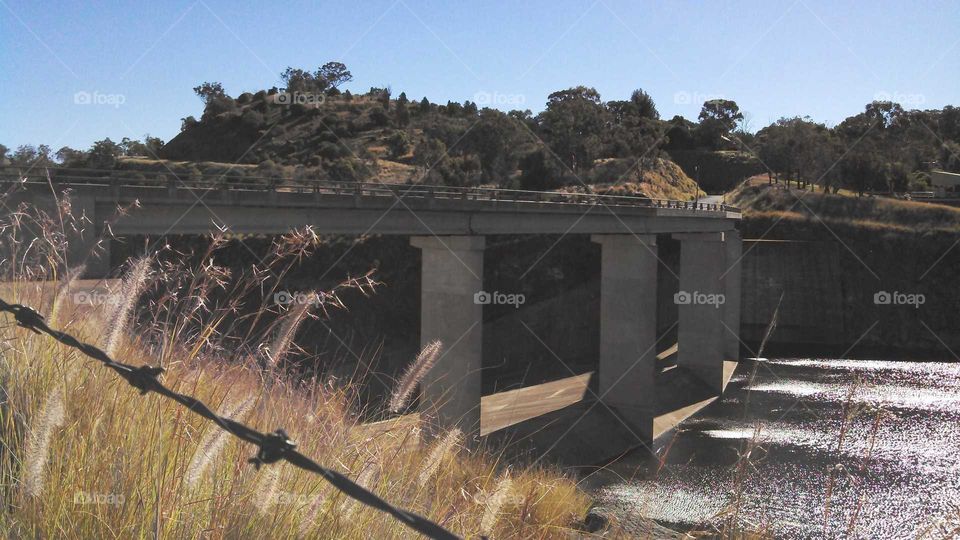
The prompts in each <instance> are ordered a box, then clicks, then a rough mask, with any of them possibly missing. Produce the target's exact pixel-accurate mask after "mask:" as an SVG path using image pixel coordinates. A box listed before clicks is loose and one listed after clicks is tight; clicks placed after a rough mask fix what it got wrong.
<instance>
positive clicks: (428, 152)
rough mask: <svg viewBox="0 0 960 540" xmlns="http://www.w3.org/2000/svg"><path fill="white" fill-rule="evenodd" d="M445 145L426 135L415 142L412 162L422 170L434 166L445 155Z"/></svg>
mask: <svg viewBox="0 0 960 540" xmlns="http://www.w3.org/2000/svg"><path fill="white" fill-rule="evenodd" d="M446 153H447V145H445V144H443V141H441V140H439V139H435V138H433V137H427V138H425V139H423V140H422V141H420V142H419V143H417V145H416V146H415V147H414V149H413V162H414V163H415V164H417V165H419V166H421V167H423V168H424V170H429V169H431V168H433V167H434V166H436V165H437V164H438V163H439V162H440V161H441V160H442V159H443V158H444V156H445V155H446Z"/></svg>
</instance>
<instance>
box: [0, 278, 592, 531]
mask: <svg viewBox="0 0 960 540" xmlns="http://www.w3.org/2000/svg"><path fill="white" fill-rule="evenodd" d="M26 288H27V287H25V286H24V287H20V286H18V285H13V286H10V285H8V286H7V287H5V288H4V294H5V297H6V299H8V300H12V298H11V296H13V297H14V298H17V297H20V296H22V293H23V292H24V290H21V289H26ZM29 288H30V289H32V288H33V287H32V286H31V287H29ZM11 292H13V293H14V294H13V295H10V294H9V293H11ZM48 296H49V294H48ZM47 303H49V302H47ZM31 304H32V305H34V306H42V307H46V305H45V303H44V302H40V301H39V300H37V301H34V302H31ZM61 309H62V314H61V316H60V319H61V320H66V321H68V322H67V323H66V327H67V329H68V331H70V332H71V333H75V334H80V335H82V336H83V337H84V338H85V339H87V340H90V341H93V342H95V343H96V342H100V341H102V339H101V340H98V339H97V337H98V334H99V333H100V332H99V328H100V321H98V320H97V318H96V314H94V313H89V312H87V313H80V312H78V311H77V310H71V309H69V308H67V307H63V308H61ZM6 322H8V321H6ZM0 340H2V342H3V343H5V344H6V346H5V348H4V350H3V361H2V363H0V375H2V377H0V381H2V382H3V390H4V391H5V394H6V397H7V400H6V402H5V403H4V404H3V408H2V410H0V415H2V418H0V421H2V423H0V437H2V441H3V444H4V454H3V462H2V467H0V478H2V490H3V496H4V497H3V498H4V501H6V502H7V503H8V504H7V505H6V506H5V508H4V510H3V511H2V512H0V533H2V534H3V536H5V537H43V538H46V537H62V536H66V537H74V538H81V537H83V538H91V537H98V538H140V537H154V536H156V535H159V536H161V537H167V538H197V537H204V538H287V537H307V538H318V537H323V538H371V537H375V538H398V537H414V536H415V534H414V533H413V532H412V531H411V530H410V529H408V528H406V527H405V526H403V525H402V524H400V523H399V522H397V521H396V520H394V519H393V518H390V517H389V516H387V515H385V514H382V513H379V512H377V511H374V510H371V509H369V508H367V507H365V506H362V505H359V504H354V503H353V502H352V501H349V500H346V499H345V498H344V496H343V495H341V494H339V493H338V492H336V491H335V490H333V489H332V488H331V487H330V486H329V485H328V484H327V483H326V482H325V481H324V480H322V479H321V478H320V477H318V476H315V475H311V474H309V473H306V472H304V471H301V470H300V469H297V468H294V467H292V466H290V465H288V464H279V465H271V466H268V467H265V468H263V469H261V470H260V471H257V470H256V469H254V468H253V467H252V466H250V465H249V464H248V463H247V459H248V458H250V457H251V456H252V454H253V453H254V451H255V448H253V447H251V446H250V445H247V444H244V443H241V442H239V441H237V440H236V439H233V438H229V439H225V440H224V439H220V438H219V437H218V433H217V431H216V430H217V428H216V427H215V426H214V425H213V424H212V423H210V422H207V421H205V420H203V419H201V418H199V417H197V416H195V415H193V414H190V413H189V412H187V411H185V410H184V409H183V408H181V407H180V406H178V405H176V404H174V403H173V402H170V401H167V400H164V399H162V398H160V397H158V396H156V395H152V394H148V395H146V396H140V395H139V394H138V393H137V392H136V391H135V390H134V389H132V388H130V387H128V386H127V385H126V384H125V383H124V382H123V381H121V380H119V379H118V378H117V377H116V376H115V375H114V374H113V373H112V372H111V371H109V370H107V369H104V368H102V367H100V366H99V365H98V364H96V363H95V362H91V361H90V360H89V359H87V358H86V357H83V356H82V355H81V354H79V353H78V352H77V351H75V350H72V349H69V348H66V347H64V346H62V345H60V344H59V343H57V342H55V341H54V340H52V339H50V338H49V337H46V336H42V335H36V334H33V333H30V332H28V331H26V330H23V329H19V328H17V327H14V326H13V325H12V324H3V325H2V327H0ZM117 356H118V357H119V358H121V359H122V360H123V361H126V362H129V363H134V364H142V363H155V362H154V361H153V359H152V358H149V357H148V356H147V355H146V354H145V353H144V352H143V350H142V349H141V348H140V347H139V346H138V344H137V342H136V340H131V339H125V340H123V341H122V342H121V343H120V345H119V346H118V347H117ZM167 368H168V371H167V373H166V374H165V375H164V379H163V380H164V383H165V384H166V385H168V386H170V387H171V388H172V389H174V390H176V391H179V392H183V393H186V394H190V395H194V396H196V397H198V398H199V399H201V400H203V401H204V402H206V403H208V404H210V405H211V406H212V407H214V408H215V409H220V410H230V411H232V412H234V413H235V414H238V416H243V417H244V420H245V422H246V423H248V424H249V425H251V426H253V427H255V428H257V429H260V430H261V431H272V430H273V429H276V428H278V427H284V428H286V429H287V430H288V431H289V432H291V434H293V436H294V437H295V439H296V440H297V443H298V444H299V449H300V450H302V451H303V452H304V453H305V454H307V455H309V456H311V457H313V458H314V459H316V460H317V461H319V462H320V463H323V464H325V465H327V466H331V467H334V468H336V469H339V470H341V471H342V472H344V473H346V474H348V475H349V476H350V477H351V478H353V479H354V480H355V481H358V482H360V483H362V484H364V485H366V486H367V487H368V488H370V489H371V490H373V491H374V492H376V493H377V494H378V495H380V496H381V497H384V498H385V499H386V500H388V501H390V502H392V503H394V504H397V505H400V506H402V507H404V508H407V509H410V510H413V511H415V512H418V513H421V514H423V515H426V516H428V517H430V518H431V519H433V520H435V521H437V522H438V523H440V524H442V525H443V526H444V527H447V528H448V529H450V530H452V531H454V532H456V533H458V534H461V535H465V536H469V535H476V534H477V533H478V532H479V531H480V530H481V525H482V524H483V523H482V521H483V517H484V514H485V512H487V513H488V511H487V507H486V505H485V504H484V501H483V500H482V499H483V498H482V497H474V495H476V494H481V493H487V492H492V491H494V490H495V489H496V486H497V484H498V482H499V481H500V478H501V476H500V475H501V471H500V469H501V466H500V464H499V463H498V461H497V460H496V457H495V456H489V455H484V454H482V453H472V454H471V453H468V452H467V451H465V450H464V449H462V448H460V447H459V446H458V445H457V444H455V442H454V443H449V444H447V446H449V447H448V448H447V449H446V450H445V451H444V452H442V454H443V455H441V456H439V457H438V458H437V459H438V460H439V461H442V463H440V464H439V465H438V466H437V467H436V469H435V471H434V473H432V474H430V479H429V481H426V482H423V481H422V480H423V478H422V475H423V473H424V470H423V469H424V465H425V461H428V460H427V459H426V455H427V454H428V453H429V452H430V451H431V450H435V448H433V449H431V448H421V447H419V446H418V445H417V444H413V443H415V441H416V440H417V437H418V435H417V431H416V429H411V427H410V425H409V423H404V422H402V421H396V422H395V427H388V428H387V429H385V430H380V431H379V432H378V433H376V434H375V435H373V436H368V437H365V438H363V437H356V436H353V435H355V434H356V433H357V432H358V431H361V430H359V429H358V427H359V426H358V423H357V420H356V417H355V415H354V414H353V413H352V412H351V410H350V406H349V403H348V400H347V397H346V396H347V395H348V390H338V389H334V388H331V387H330V386H329V385H324V384H320V383H317V382H315V381H310V382H305V383H301V384H299V385H297V387H296V388H295V387H294V385H293V384H292V383H290V382H289V381H285V380H282V379H278V380H276V381H274V382H273V384H271V385H269V386H268V385H265V384H264V383H263V378H262V374H261V373H260V372H259V371H258V368H257V367H255V366H252V365H238V364H228V363H225V362H222V361H220V360H217V359H201V358H189V357H188V358H183V359H179V360H174V361H172V362H169V363H168V364H167ZM61 393H62V397H61ZM51 399H52V400H51ZM54 401H55V402H58V403H60V404H61V406H62V410H59V411H54V412H57V413H59V415H60V416H62V418H54V416H57V415H54V414H53V412H51V410H52V409H51V405H50V404H51V403H53V402H54ZM251 403H255V405H252V404H251ZM54 405H56V403H54ZM51 418H53V420H59V421H52V420H51ZM443 442H446V441H443ZM441 444H442V443H441ZM198 463H199V464H198ZM31 478H32V479H33V480H31ZM512 481H513V486H514V490H513V492H514V493H515V494H517V497H514V498H509V499H507V500H505V501H502V505H501V508H500V509H499V510H498V512H497V514H498V516H499V518H498V519H496V521H495V526H492V531H491V532H492V534H493V536H494V537H499V538H512V537H527V538H551V537H558V538H559V537H564V536H566V535H567V534H568V533H569V529H568V528H569V527H571V526H574V525H575V523H576V522H577V521H579V520H580V519H582V517H583V515H584V514H585V513H586V510H587V507H588V505H589V501H588V499H587V497H586V496H585V495H584V494H583V493H582V492H580V491H579V490H578V489H577V487H576V485H575V483H574V482H573V481H572V480H570V479H568V478H565V477H563V476H562V475H560V474H558V473H556V472H551V471H548V470H543V469H537V470H528V471H519V472H514V473H512ZM31 482H32V483H31ZM488 520H489V518H488ZM487 525H489V524H487Z"/></svg>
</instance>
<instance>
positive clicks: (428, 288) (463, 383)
mask: <svg viewBox="0 0 960 540" xmlns="http://www.w3.org/2000/svg"><path fill="white" fill-rule="evenodd" d="M410 243H411V244H413V245H414V246H415V247H418V248H420V250H421V253H422V272H421V276H422V278H421V279H422V282H421V293H420V344H421V346H423V345H426V344H427V343H430V342H431V341H433V340H440V342H442V343H443V351H442V352H441V357H440V359H439V360H438V361H437V363H436V365H435V366H434V367H433V369H432V370H431V371H430V373H428V374H427V376H426V377H425V378H424V380H423V382H422V383H421V388H422V389H423V391H422V394H421V398H420V409H421V415H423V417H424V419H425V422H424V424H425V427H426V429H427V431H428V434H430V433H435V432H436V430H437V429H438V428H439V429H446V428H451V427H459V428H460V429H461V430H462V431H463V434H464V440H465V441H467V442H468V443H473V442H474V441H476V440H477V438H478V437H479V435H480V383H481V371H480V368H481V361H482V359H483V358H482V332H483V305H482V304H481V303H478V302H475V301H474V298H475V297H474V295H475V294H477V293H478V292H480V291H481V290H482V289H483V248H484V244H485V238H484V237H482V236H444V237H434V236H414V237H412V238H411V239H410Z"/></svg>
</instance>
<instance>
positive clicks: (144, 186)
mask: <svg viewBox="0 0 960 540" xmlns="http://www.w3.org/2000/svg"><path fill="white" fill-rule="evenodd" d="M79 171H83V170H79ZM68 172H70V171H68ZM74 172H75V173H76V171H74ZM94 172H95V171H94ZM113 173H117V171H113ZM248 180H249V179H248ZM272 180H273V181H272V182H271V183H264V182H260V183H255V182H251V181H244V182H239V181H238V182H229V181H225V180H224V179H223V178H222V177H217V178H193V179H181V178H176V177H171V176H163V175H155V177H152V178H145V177H142V176H133V175H119V176H118V175H116V174H114V175H113V176H107V177H104V176H91V173H89V172H87V173H86V175H85V176H78V175H77V174H64V172H63V170H52V172H51V175H50V177H49V181H48V178H47V176H46V173H42V172H41V171H31V172H30V173H29V174H26V175H24V174H19V173H17V172H16V171H13V170H11V169H10V168H5V169H4V168H0V184H2V183H6V184H8V185H9V184H12V183H18V184H20V185H21V186H22V187H23V189H21V190H19V194H18V196H20V197H24V198H25V197H33V200H38V199H43V198H50V196H51V186H53V187H54V188H55V189H57V190H66V189H69V190H70V191H71V192H72V193H73V196H74V197H76V198H79V199H85V200H87V201H92V204H93V205H94V206H95V207H96V214H97V215H98V216H101V215H102V216H109V215H111V214H112V212H114V211H115V209H116V206H117V205H118V204H126V203H131V202H133V201H138V202H139V203H140V205H141V208H139V209H137V210H136V211H135V212H134V213H133V214H132V215H130V216H129V217H126V218H122V219H120V220H119V221H117V222H116V223H115V224H114V225H113V229H114V231H115V232H116V233H117V234H206V233H210V232H213V231H215V230H217V229H227V230H229V231H232V232H235V233H265V234H270V233H283V232H287V231H289V230H290V229H291V228H294V227H300V226H305V225H311V226H314V227H315V228H316V229H317V230H318V231H319V232H324V233H331V234H399V235H484V234H513V233H516V234H535V233H557V234H563V233H577V234H645V233H658V232H700V231H708V232H712V231H724V230H730V229H732V228H733V223H732V222H733V221H735V220H738V219H739V218H740V211H739V210H738V209H737V208H734V207H731V206H726V205H723V204H718V203H704V202H697V201H672V200H664V199H651V198H645V197H630V196H616V195H602V194H596V193H558V192H538V191H523V190H511V189H490V188H479V187H449V186H429V185H407V184H384V183H370V182H349V183H347V182H327V181H309V182H308V181H304V180H295V179H272ZM91 210H93V208H91ZM98 220H100V218H99V217H98Z"/></svg>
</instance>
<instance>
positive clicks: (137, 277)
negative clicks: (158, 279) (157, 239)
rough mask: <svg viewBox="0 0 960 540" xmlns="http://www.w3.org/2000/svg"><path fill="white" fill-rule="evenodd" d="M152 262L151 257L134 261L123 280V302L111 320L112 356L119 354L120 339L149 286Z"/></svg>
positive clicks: (110, 342)
mask: <svg viewBox="0 0 960 540" xmlns="http://www.w3.org/2000/svg"><path fill="white" fill-rule="evenodd" d="M152 262H153V258H152V257H150V256H149V255H146V256H144V257H141V258H139V259H137V260H135V261H133V264H132V265H131V266H130V272H128V273H127V277H125V278H124V280H123V285H122V286H121V288H120V295H121V299H122V302H120V304H119V305H118V306H117V310H116V311H115V312H114V314H113V317H112V318H111V321H110V331H109V334H108V337H107V345H106V352H107V354H108V355H110V356H113V355H115V354H116V353H117V347H118V346H119V345H120V341H121V340H120V338H121V337H122V336H123V335H124V334H125V333H126V331H127V326H128V325H129V324H130V318H131V314H132V313H133V309H134V307H136V305H137V300H138V299H139V298H140V294H141V293H143V289H144V288H145V287H146V285H147V277H148V276H149V274H150V264H151V263H152Z"/></svg>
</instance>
